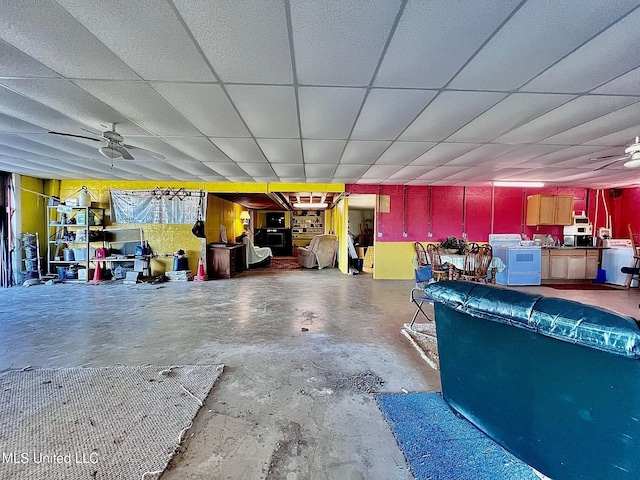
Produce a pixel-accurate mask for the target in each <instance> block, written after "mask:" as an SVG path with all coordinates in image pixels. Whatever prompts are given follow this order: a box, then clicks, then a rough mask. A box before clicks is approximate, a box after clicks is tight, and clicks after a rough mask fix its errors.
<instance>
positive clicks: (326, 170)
mask: <svg viewBox="0 0 640 480" xmlns="http://www.w3.org/2000/svg"><path fill="white" fill-rule="evenodd" d="M304 171H305V173H306V177H307V180H308V181H313V180H311V179H313V178H315V179H326V181H331V178H333V172H335V171H336V166H335V165H321V164H317V163H314V164H310V163H307V164H306V165H305V166H304Z"/></svg>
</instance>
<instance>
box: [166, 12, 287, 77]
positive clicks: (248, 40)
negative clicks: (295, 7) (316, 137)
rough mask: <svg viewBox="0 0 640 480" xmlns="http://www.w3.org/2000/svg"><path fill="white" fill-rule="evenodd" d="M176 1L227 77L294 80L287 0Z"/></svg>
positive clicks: (196, 36) (198, 37) (194, 32)
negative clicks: (285, 5) (277, 0)
mask: <svg viewBox="0 0 640 480" xmlns="http://www.w3.org/2000/svg"><path fill="white" fill-rule="evenodd" d="M174 4H175V6H176V8H177V9H178V11H179V12H180V14H181V15H182V18H183V19H184V21H185V22H186V24H187V26H188V27H189V28H190V30H191V32H192V33H193V36H194V37H195V39H196V40H197V42H198V44H199V45H200V47H201V48H202V51H203V52H204V54H205V55H206V57H207V58H208V59H209V61H210V62H211V64H212V66H213V69H214V70H215V72H216V73H217V74H218V75H219V76H220V78H221V79H222V80H223V81H225V82H240V83H289V84H290V83H292V82H293V73H292V66H291V52H290V45H289V37H288V31H287V15H286V12H285V7H284V2H255V1H253V0H234V1H232V2H209V1H207V0H197V1H194V0H174ZM221 46H223V48H221Z"/></svg>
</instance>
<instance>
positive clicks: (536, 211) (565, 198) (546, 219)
mask: <svg viewBox="0 0 640 480" xmlns="http://www.w3.org/2000/svg"><path fill="white" fill-rule="evenodd" d="M535 225H573V195H541V194H537V195H530V196H529V197H527V226H535Z"/></svg>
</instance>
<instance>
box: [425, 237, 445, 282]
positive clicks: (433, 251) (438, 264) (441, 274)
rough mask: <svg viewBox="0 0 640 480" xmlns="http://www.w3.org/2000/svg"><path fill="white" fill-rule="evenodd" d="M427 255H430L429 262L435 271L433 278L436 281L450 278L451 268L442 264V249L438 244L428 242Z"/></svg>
mask: <svg viewBox="0 0 640 480" xmlns="http://www.w3.org/2000/svg"><path fill="white" fill-rule="evenodd" d="M427 256H428V257H429V263H430V264H431V269H432V271H433V278H434V279H435V280H436V281H439V280H446V279H448V278H449V269H448V268H446V267H444V266H443V265H442V260H441V259H440V250H439V249H438V246H437V245H434V244H433V243H428V244H427Z"/></svg>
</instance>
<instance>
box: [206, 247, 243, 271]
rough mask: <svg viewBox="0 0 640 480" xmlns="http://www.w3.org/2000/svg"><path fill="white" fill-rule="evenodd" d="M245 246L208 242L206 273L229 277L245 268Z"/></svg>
mask: <svg viewBox="0 0 640 480" xmlns="http://www.w3.org/2000/svg"><path fill="white" fill-rule="evenodd" d="M246 263H247V256H246V253H245V246H244V245H243V244H242V243H239V244H231V245H228V244H227V245H225V244H222V243H220V244H216V243H210V244H209V246H208V248H207V275H209V277H212V278H231V277H233V276H234V275H237V274H238V273H240V272H244V271H245V270H246V269H247V266H246Z"/></svg>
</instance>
